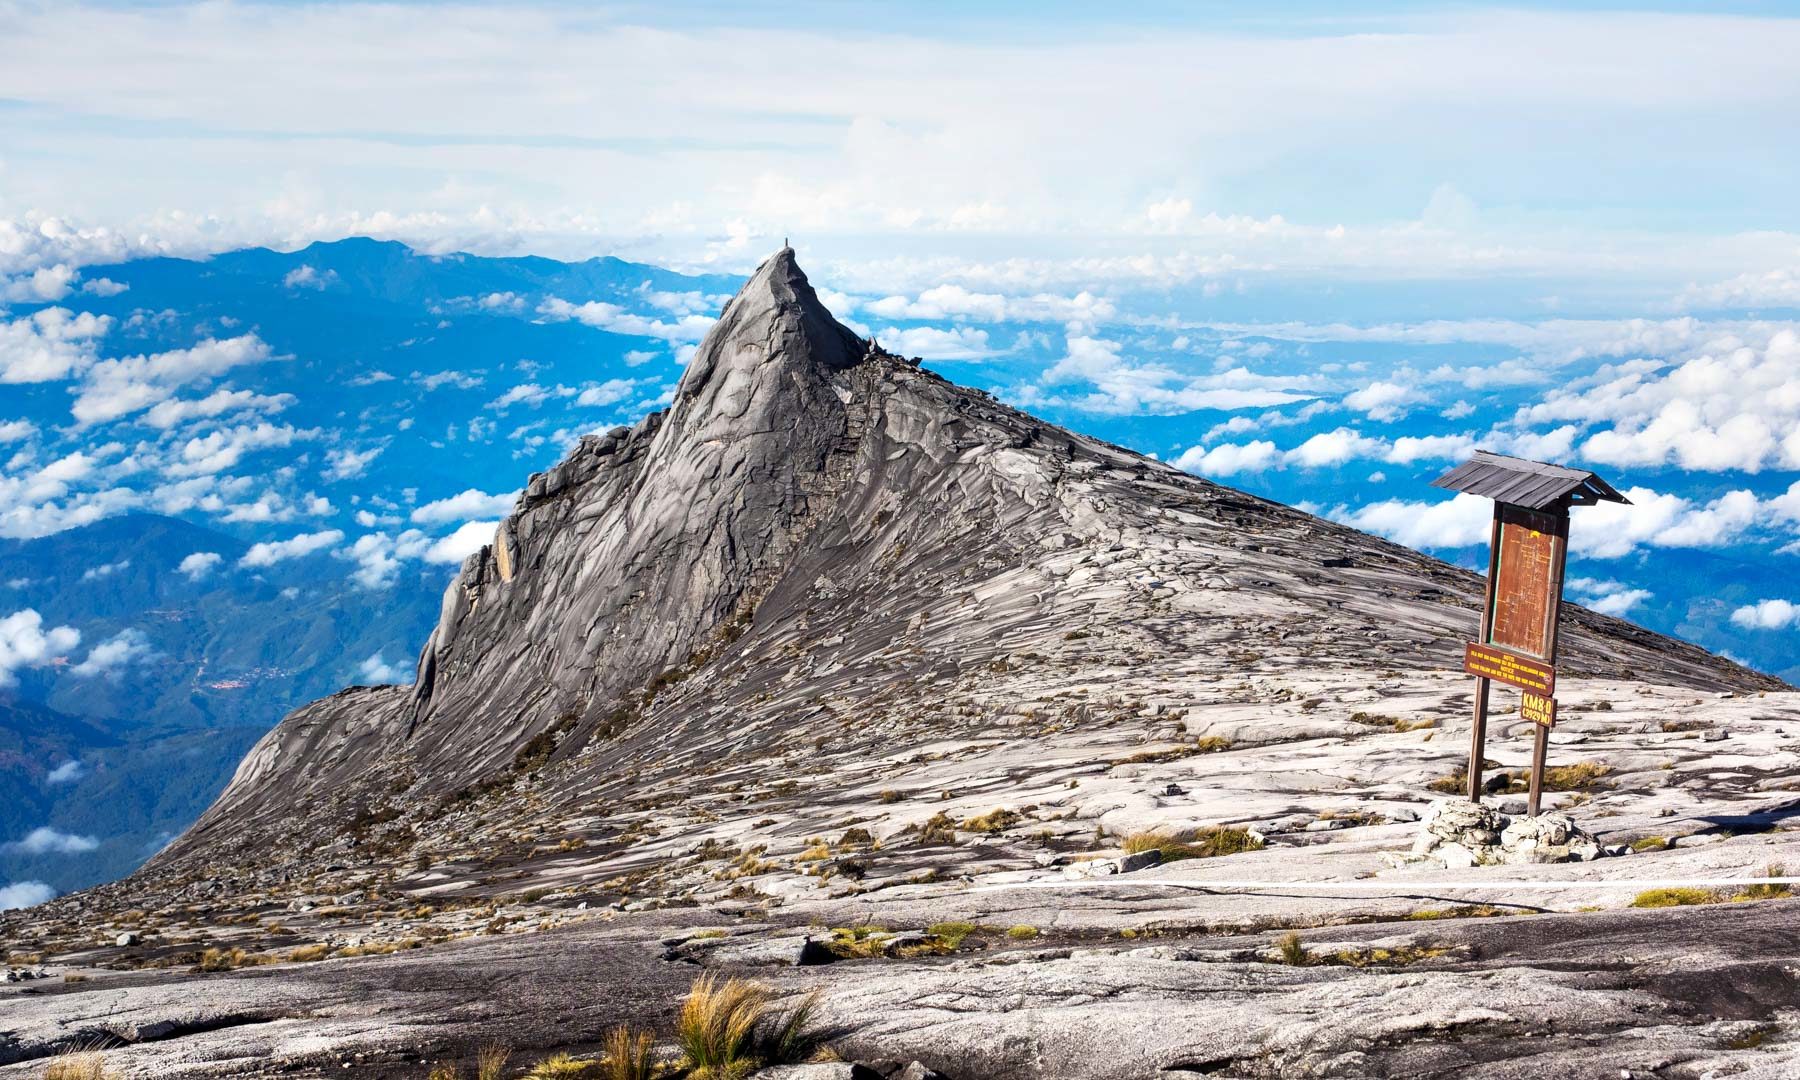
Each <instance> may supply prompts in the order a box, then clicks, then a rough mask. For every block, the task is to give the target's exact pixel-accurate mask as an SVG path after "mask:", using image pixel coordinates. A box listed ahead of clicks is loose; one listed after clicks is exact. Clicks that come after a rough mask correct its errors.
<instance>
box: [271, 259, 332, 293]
mask: <svg viewBox="0 0 1800 1080" xmlns="http://www.w3.org/2000/svg"><path fill="white" fill-rule="evenodd" d="M337 280H338V275H337V271H336V270H327V271H325V272H324V273H322V274H321V273H320V272H319V271H318V268H317V267H313V266H304V265H303V266H298V267H295V268H294V269H292V270H289V271H288V272H287V275H286V276H285V277H283V278H282V279H281V283H282V284H283V285H285V286H287V287H288V288H290V289H314V290H318V291H321V292H322V291H324V290H325V289H327V288H329V287H330V286H332V285H334V284H336V283H337Z"/></svg>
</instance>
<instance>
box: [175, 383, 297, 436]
mask: <svg viewBox="0 0 1800 1080" xmlns="http://www.w3.org/2000/svg"><path fill="white" fill-rule="evenodd" d="M293 403H294V395H292V394H257V393H252V392H251V391H249V390H215V391H213V392H212V393H210V394H208V395H206V396H205V397H203V398H170V399H168V400H166V401H161V402H158V403H157V404H155V405H153V406H151V407H150V411H149V412H146V413H145V414H144V422H145V423H147V424H149V425H150V426H151V427H156V428H165V429H167V428H172V427H176V426H178V425H180V424H184V423H186V422H188V421H189V420H197V419H203V418H208V417H214V416H223V415H225V414H226V413H235V412H256V413H278V412H280V411H281V410H283V409H285V408H287V407H288V406H289V405H292V404H293Z"/></svg>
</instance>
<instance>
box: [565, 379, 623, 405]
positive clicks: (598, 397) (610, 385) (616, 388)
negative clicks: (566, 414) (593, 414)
mask: <svg viewBox="0 0 1800 1080" xmlns="http://www.w3.org/2000/svg"><path fill="white" fill-rule="evenodd" d="M636 386H637V380H635V379H608V380H606V381H605V382H603V383H601V384H600V385H599V386H590V387H588V388H587V389H585V390H583V391H582V392H581V394H580V396H578V397H577V398H576V399H575V404H577V405H586V406H590V407H598V406H605V405H617V404H618V403H619V402H621V401H624V400H625V399H627V398H629V397H630V396H631V391H632V389H633V388H634V387H636Z"/></svg>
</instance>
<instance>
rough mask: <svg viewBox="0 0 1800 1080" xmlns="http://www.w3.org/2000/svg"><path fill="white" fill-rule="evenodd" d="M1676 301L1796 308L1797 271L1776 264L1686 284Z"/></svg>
mask: <svg viewBox="0 0 1800 1080" xmlns="http://www.w3.org/2000/svg"><path fill="white" fill-rule="evenodd" d="M1676 303H1677V305H1679V306H1680V307H1683V308H1766V307H1800V271H1796V270H1795V269H1793V268H1789V267H1786V266H1780V267H1776V268H1774V269H1771V270H1761V271H1755V272H1751V273H1745V274H1739V275H1737V276H1736V277H1733V278H1730V279H1728V280H1725V281H1720V282H1715V283H1714V284H1711V285H1689V286H1688V287H1687V288H1686V289H1683V290H1682V292H1681V295H1680V296H1679V297H1677V298H1676Z"/></svg>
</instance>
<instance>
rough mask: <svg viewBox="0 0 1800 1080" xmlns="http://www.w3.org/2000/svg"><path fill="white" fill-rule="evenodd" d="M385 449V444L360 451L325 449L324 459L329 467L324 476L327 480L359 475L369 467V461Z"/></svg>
mask: <svg viewBox="0 0 1800 1080" xmlns="http://www.w3.org/2000/svg"><path fill="white" fill-rule="evenodd" d="M385 449H386V447H385V446H376V447H371V448H370V449H367V450H362V451H356V450H351V449H348V448H345V449H339V450H329V451H326V454H325V460H326V461H327V462H328V463H329V464H330V466H331V467H330V468H329V469H327V470H326V472H325V478H326V479H327V480H349V479H351V478H352V477H357V476H361V475H362V474H363V471H364V470H365V469H367V468H368V467H369V462H371V461H374V460H375V459H376V458H377V457H379V456H380V455H381V452H382V451H383V450H385Z"/></svg>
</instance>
